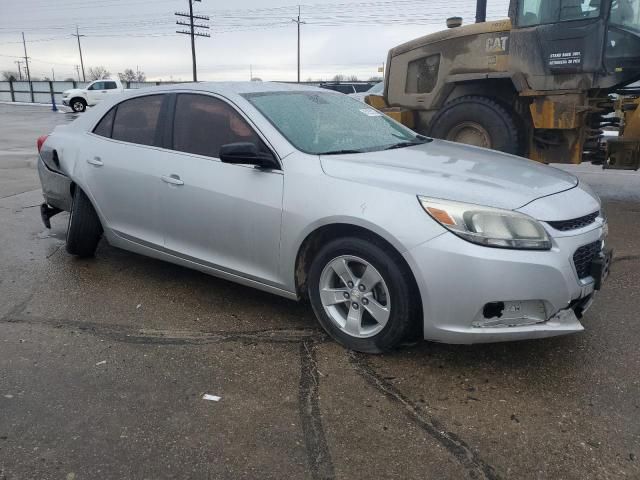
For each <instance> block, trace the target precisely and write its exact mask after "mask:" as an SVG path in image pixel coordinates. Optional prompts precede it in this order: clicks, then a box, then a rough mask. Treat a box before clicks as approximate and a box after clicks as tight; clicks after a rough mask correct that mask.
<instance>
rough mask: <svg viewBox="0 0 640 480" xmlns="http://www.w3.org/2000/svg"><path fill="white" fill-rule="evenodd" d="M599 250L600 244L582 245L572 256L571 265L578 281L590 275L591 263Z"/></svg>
mask: <svg viewBox="0 0 640 480" xmlns="http://www.w3.org/2000/svg"><path fill="white" fill-rule="evenodd" d="M601 249H602V242H600V241H597V242H593V243H589V244H587V245H583V246H582V247H580V248H578V249H577V250H576V252H575V253H574V254H573V264H574V265H575V266H576V272H577V273H578V278H579V279H580V280H582V279H583V278H587V277H588V276H589V275H591V263H592V262H593V259H594V258H595V257H596V255H597V254H598V253H599V252H600V250H601Z"/></svg>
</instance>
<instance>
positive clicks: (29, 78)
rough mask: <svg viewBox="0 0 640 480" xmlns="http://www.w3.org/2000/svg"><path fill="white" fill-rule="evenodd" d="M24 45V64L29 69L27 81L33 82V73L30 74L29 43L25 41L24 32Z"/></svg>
mask: <svg viewBox="0 0 640 480" xmlns="http://www.w3.org/2000/svg"><path fill="white" fill-rule="evenodd" d="M22 45H23V46H24V64H25V65H26V67H27V80H28V81H29V82H30V81H31V73H30V72H29V57H28V56H27V42H26V41H25V39H24V32H22Z"/></svg>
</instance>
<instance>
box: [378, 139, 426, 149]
mask: <svg viewBox="0 0 640 480" xmlns="http://www.w3.org/2000/svg"><path fill="white" fill-rule="evenodd" d="M425 143H428V140H424V141H421V142H400V143H394V144H393V145H389V146H388V147H385V150H393V149H394V148H404V147H415V146H416V145H423V144H425Z"/></svg>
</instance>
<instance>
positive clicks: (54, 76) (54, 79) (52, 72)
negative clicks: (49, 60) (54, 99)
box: [51, 67, 56, 82]
mask: <svg viewBox="0 0 640 480" xmlns="http://www.w3.org/2000/svg"><path fill="white" fill-rule="evenodd" d="M51 81H53V82H55V81H56V72H54V71H53V67H51Z"/></svg>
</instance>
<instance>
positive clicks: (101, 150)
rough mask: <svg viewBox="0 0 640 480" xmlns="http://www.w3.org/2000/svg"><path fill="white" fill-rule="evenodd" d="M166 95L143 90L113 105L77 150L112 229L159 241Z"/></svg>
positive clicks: (140, 240) (129, 236)
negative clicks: (84, 145) (148, 93)
mask: <svg viewBox="0 0 640 480" xmlns="http://www.w3.org/2000/svg"><path fill="white" fill-rule="evenodd" d="M166 98H167V97H166V95H145V96H141V97H136V98H132V99H130V100H126V101H124V102H122V103H120V104H118V105H116V106H115V107H113V108H112V109H111V110H110V111H109V112H108V113H107V114H106V115H105V116H104V117H103V118H102V120H101V121H100V122H99V123H98V124H97V126H96V127H95V128H94V130H93V132H92V134H91V135H90V137H91V138H90V141H89V142H88V144H87V148H84V149H83V151H82V152H81V156H82V158H80V159H79V161H80V162H83V168H84V172H85V181H86V185H87V189H88V192H87V193H88V194H89V195H90V197H92V198H93V200H94V205H96V207H97V208H98V210H99V211H100V213H101V215H102V216H103V218H104V219H105V220H106V222H107V225H108V227H109V228H111V229H112V230H113V231H114V233H116V234H118V235H120V236H122V237H124V238H127V239H129V240H133V241H136V242H138V243H143V244H149V245H153V246H162V245H163V243H164V237H163V234H162V228H161V225H160V220H159V215H160V194H161V191H162V189H161V187H162V186H164V184H163V183H162V182H161V181H160V179H159V177H160V170H159V164H158V157H159V155H161V149H160V148H159V146H160V145H161V140H162V131H161V130H162V128H161V127H162V125H161V120H160V119H161V113H162V111H163V107H164V101H165V99H166Z"/></svg>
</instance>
